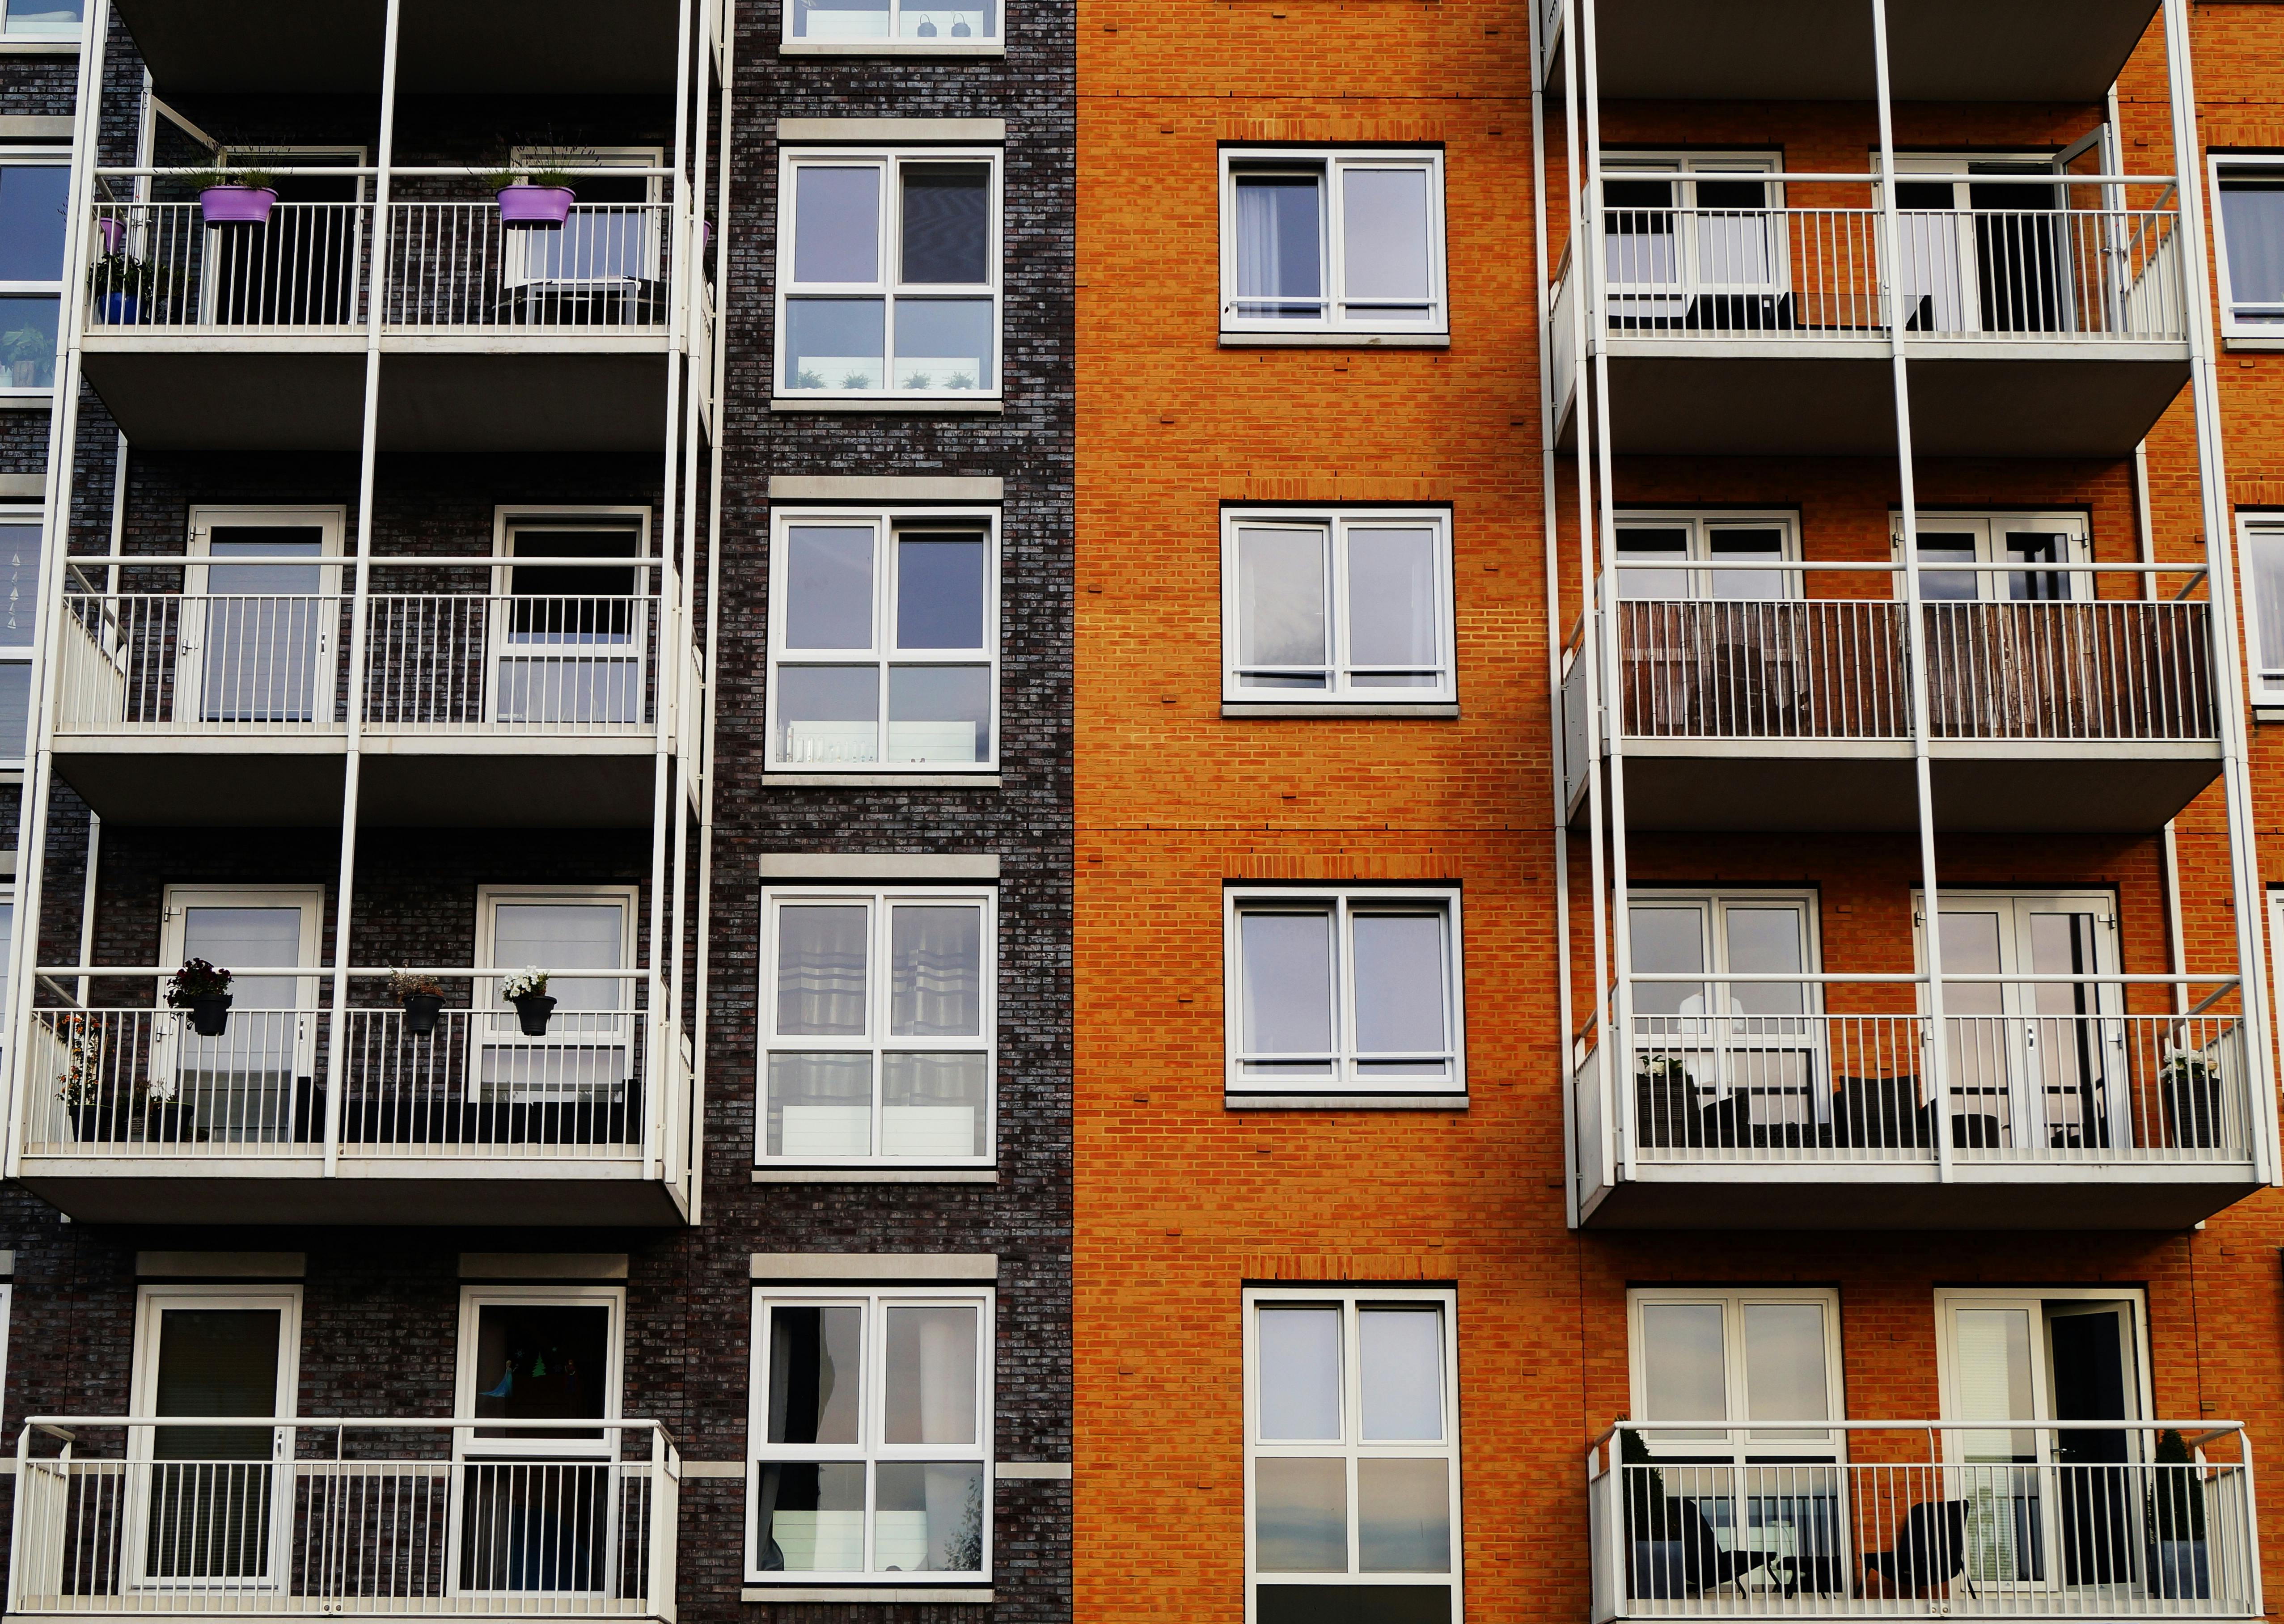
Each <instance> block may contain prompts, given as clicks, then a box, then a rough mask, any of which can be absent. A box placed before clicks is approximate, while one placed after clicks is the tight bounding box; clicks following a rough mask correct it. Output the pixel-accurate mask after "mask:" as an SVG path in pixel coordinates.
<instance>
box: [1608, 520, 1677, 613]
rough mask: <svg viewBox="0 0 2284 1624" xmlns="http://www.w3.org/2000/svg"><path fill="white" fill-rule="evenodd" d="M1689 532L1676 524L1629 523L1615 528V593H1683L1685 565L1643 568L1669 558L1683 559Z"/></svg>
mask: <svg viewBox="0 0 2284 1624" xmlns="http://www.w3.org/2000/svg"><path fill="white" fill-rule="evenodd" d="M1688 558H1689V532H1688V531H1686V530H1683V529H1679V528H1669V527H1656V528H1650V527H1640V526H1635V527H1628V528H1626V529H1623V530H1621V531H1619V532H1618V596H1619V597H1688V596H1689V595H1690V593H1689V572H1688V571H1687V570H1686V569H1643V568H1640V567H1639V566H1641V565H1645V564H1662V563H1664V562H1666V561H1667V560H1669V559H1670V560H1671V561H1672V562H1674V563H1676V564H1681V563H1686V561H1687V559H1688Z"/></svg>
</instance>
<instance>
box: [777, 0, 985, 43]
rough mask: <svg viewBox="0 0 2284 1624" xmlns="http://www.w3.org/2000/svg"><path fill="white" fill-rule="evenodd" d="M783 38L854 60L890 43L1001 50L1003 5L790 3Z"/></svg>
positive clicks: (958, 0) (863, 0)
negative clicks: (996, 46)
mask: <svg viewBox="0 0 2284 1624" xmlns="http://www.w3.org/2000/svg"><path fill="white" fill-rule="evenodd" d="M785 37H786V41H787V42H789V43H790V42H800V43H807V44H817V45H825V44H830V45H835V46H839V47H841V48H842V49H843V50H846V51H848V52H849V54H851V55H855V54H856V53H858V52H861V51H863V50H864V48H865V46H867V45H868V44H879V45H885V44H888V43H890V42H891V41H893V42H895V43H896V44H897V45H898V46H900V47H902V48H904V49H906V50H909V49H911V47H913V46H943V47H947V48H956V47H959V46H968V47H974V46H977V45H989V44H997V43H998V40H999V0H949V3H947V4H929V3H928V0H790V4H787V5H786V35H785Z"/></svg>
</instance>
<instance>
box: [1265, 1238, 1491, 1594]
mask: <svg viewBox="0 0 2284 1624" xmlns="http://www.w3.org/2000/svg"><path fill="white" fill-rule="evenodd" d="M1241 1301H1242V1305H1243V1314H1244V1347H1245V1617H1246V1620H1247V1624H1252V1621H1253V1620H1254V1619H1255V1616H1256V1614H1257V1612H1258V1606H1257V1601H1256V1598H1257V1597H1258V1594H1259V1589H1260V1587H1261V1586H1263V1585H1264V1584H1270V1585H1276V1584H1295V1585H1311V1586H1314V1585H1326V1586H1334V1585H1339V1586H1348V1585H1354V1586H1357V1587H1358V1588H1359V1589H1362V1588H1367V1587H1371V1586H1375V1585H1404V1586H1426V1585H1435V1584H1439V1583H1442V1582H1443V1581H1445V1580H1446V1579H1447V1578H1448V1580H1449V1581H1450V1584H1451V1618H1452V1620H1454V1624H1457V1621H1458V1620H1461V1619H1464V1618H1466V1616H1467V1598H1466V1596H1465V1593H1464V1586H1465V1578H1466V1575H1465V1572H1464V1568H1465V1562H1464V1558H1465V1555H1466V1550H1467V1531H1466V1528H1465V1526H1464V1516H1463V1508H1462V1503H1461V1500H1460V1483H1459V1448H1460V1440H1461V1437H1462V1433H1461V1431H1460V1420H1459V1293H1458V1292H1456V1291H1454V1290H1452V1289H1451V1288H1450V1287H1448V1286H1441V1287H1436V1286H1388V1287H1373V1286H1349V1285H1336V1284H1326V1285H1305V1284H1295V1285H1279V1286H1248V1287H1246V1288H1245V1291H1244V1292H1243V1293H1242V1298H1241ZM1335 1305H1337V1306H1338V1307H1339V1308H1340V1310H1341V1441H1339V1442H1337V1443H1333V1442H1322V1443H1318V1442H1306V1441H1300V1442H1288V1441H1282V1440H1279V1441H1274V1442H1271V1441H1263V1439H1262V1437H1261V1382H1262V1379H1263V1376H1264V1375H1265V1374H1266V1373H1265V1372H1264V1371H1263V1370H1262V1368H1261V1348H1260V1341H1261V1339H1260V1320H1261V1310H1262V1308H1264V1307H1267V1308H1279V1307H1287V1306H1289V1307H1295V1308H1302V1307H1307V1308H1317V1307H1325V1308H1329V1307H1333V1306H1335ZM1383 1305H1386V1306H1392V1307H1414V1308H1435V1309H1437V1310H1438V1311H1439V1312H1440V1315H1441V1317H1442V1320H1443V1440H1442V1441H1440V1442H1429V1441H1412V1442H1373V1443H1366V1442H1365V1441H1364V1440H1363V1425H1362V1409H1363V1392H1364V1389H1363V1385H1362V1383H1361V1381H1360V1380H1359V1376H1360V1372H1361V1370H1362V1366H1361V1364H1360V1362H1359V1360H1358V1335H1359V1333H1358V1324H1357V1316H1358V1311H1359V1310H1360V1309H1362V1308H1378V1307H1381V1306H1383ZM1431 1456H1443V1457H1444V1458H1445V1459H1446V1460H1448V1462H1449V1463H1450V1466H1451V1476H1450V1479H1449V1487H1448V1489H1447V1491H1446V1492H1447V1493H1448V1494H1449V1495H1450V1496H1451V1500H1450V1504H1451V1568H1450V1572H1449V1573H1448V1574H1445V1573H1365V1572H1363V1571H1361V1565H1360V1561H1359V1557H1358V1549H1357V1548H1358V1544H1359V1541H1360V1538H1361V1530H1360V1527H1359V1524H1360V1521H1361V1519H1359V1517H1358V1516H1357V1462H1359V1461H1365V1460H1374V1459H1381V1460H1388V1459H1393V1460H1422V1459H1427V1458H1429V1457H1431ZM1295 1457H1299V1458H1304V1459H1307V1458H1313V1459H1319V1460H1321V1459H1326V1458H1328V1457H1329V1458H1332V1459H1336V1460H1341V1461H1345V1462H1346V1463H1347V1464H1348V1534H1349V1571H1348V1572H1347V1573H1274V1574H1270V1573H1262V1572H1261V1571H1260V1570H1259V1567H1258V1565H1257V1564H1256V1561H1255V1555H1256V1553H1255V1540H1254V1523H1255V1517H1254V1503H1255V1487H1254V1485H1255V1466H1256V1464H1257V1463H1258V1462H1260V1461H1261V1460H1263V1459H1264V1458H1266V1459H1271V1460H1276V1459H1293V1458H1295Z"/></svg>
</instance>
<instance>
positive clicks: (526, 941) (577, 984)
mask: <svg viewBox="0 0 2284 1624" xmlns="http://www.w3.org/2000/svg"><path fill="white" fill-rule="evenodd" d="M625 950H626V914H625V910H623V909H622V907H621V905H620V904H618V903H616V902H501V903H499V904H497V906H496V907H495V908H494V909H493V910H492V962H493V963H494V964H536V965H538V966H539V967H540V968H542V969H546V970H616V969H619V968H620V967H621V965H622V962H623V958H624V954H625ZM547 991H548V995H549V996H551V997H552V998H553V999H554V1000H555V1003H556V1006H557V1008H558V1009H559V1010H561V1011H577V1010H615V1009H618V1008H619V1007H620V1006H621V1004H622V1002H623V999H622V996H621V988H620V986H619V984H618V983H617V982H616V981H614V980H608V979H606V978H604V977H601V976H578V977H568V978H564V979H561V980H551V981H550V982H549V983H548V984H547ZM506 1003H507V1000H506V997H505V995H501V997H500V1004H501V1007H503V1008H505V1007H506Z"/></svg>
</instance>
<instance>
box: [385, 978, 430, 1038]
mask: <svg viewBox="0 0 2284 1624" xmlns="http://www.w3.org/2000/svg"><path fill="white" fill-rule="evenodd" d="M388 994H389V996H390V997H392V998H394V999H395V1000H396V1002H397V1003H398V1004H400V1005H401V1006H402V1007H403V1011H404V1029H405V1030H406V1031H407V1032H410V1033H411V1035H413V1036H415V1037H426V1036H427V1035H429V1034H430V1033H432V1032H434V1031H435V1030H436V1017H437V1015H438V1013H439V1012H440V1011H442V1009H443V1007H444V989H443V988H442V987H440V986H438V985H437V984H436V979H435V978H434V976H427V975H422V974H420V973H419V972H418V971H412V970H395V971H391V972H389V977H388Z"/></svg>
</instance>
